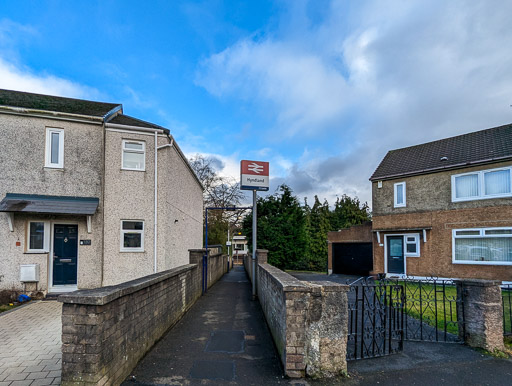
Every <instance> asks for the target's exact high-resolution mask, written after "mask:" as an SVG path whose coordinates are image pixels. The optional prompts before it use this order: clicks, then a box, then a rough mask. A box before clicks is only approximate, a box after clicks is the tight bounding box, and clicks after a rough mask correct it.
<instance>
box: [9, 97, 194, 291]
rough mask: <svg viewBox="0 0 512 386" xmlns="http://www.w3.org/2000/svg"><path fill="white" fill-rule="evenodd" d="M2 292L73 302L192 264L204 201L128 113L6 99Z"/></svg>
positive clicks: (162, 135)
mask: <svg viewBox="0 0 512 386" xmlns="http://www.w3.org/2000/svg"><path fill="white" fill-rule="evenodd" d="M0 138H1V139H2V144H3V147H2V151H1V152H0V166H1V168H0V290H5V289H6V290H16V291H25V292H33V291H42V292H43V293H45V292H66V291H72V290H76V289H77V288H94V287H101V286H105V285H113V284H118V283H120V282H123V281H127V280H131V279H134V278H137V277H141V276H145V275H148V274H151V273H154V272H158V271H163V270H166V269H170V268H173V267H176V266H179V265H183V264H186V263H188V249H190V248H200V247H201V246H202V225H203V220H202V218H203V216H202V211H203V195H202V193H203V189H202V185H201V183H200V182H199V180H198V179H197V177H196V175H195V173H194V172H193V170H192V169H191V167H190V165H189V163H188V161H187V159H186V157H185V156H184V155H183V153H182V152H181V150H180V148H179V146H178V144H177V143H176V141H175V140H174V139H173V137H172V136H171V133H170V131H169V130H168V129H166V128H164V127H161V126H158V125H155V124H152V123H149V122H145V121H142V120H139V119H136V118H133V117H130V116H128V115H125V114H124V113H123V107H122V105H121V104H116V103H103V102H93V101H86V100H79V99H71V98H62V97H55V96H49V95H38V94H31V93H25V92H18V91H10V90H0Z"/></svg>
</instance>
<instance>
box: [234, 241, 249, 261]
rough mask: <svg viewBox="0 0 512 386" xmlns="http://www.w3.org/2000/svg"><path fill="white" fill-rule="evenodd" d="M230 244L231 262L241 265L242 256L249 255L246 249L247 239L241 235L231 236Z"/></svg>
mask: <svg viewBox="0 0 512 386" xmlns="http://www.w3.org/2000/svg"><path fill="white" fill-rule="evenodd" d="M231 244H232V245H233V260H234V261H236V262H237V263H240V264H242V263H243V261H244V256H245V255H247V254H248V253H249V252H248V249H247V248H248V245H247V237H246V236H242V235H236V236H233V239H232V242H231Z"/></svg>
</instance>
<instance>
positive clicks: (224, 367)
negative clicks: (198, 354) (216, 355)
mask: <svg viewBox="0 0 512 386" xmlns="http://www.w3.org/2000/svg"><path fill="white" fill-rule="evenodd" d="M190 377H191V378H196V379H212V380H216V379H217V380H223V381H232V380H233V379H235V362H233V361H195V362H194V365H193V366H192V370H190Z"/></svg>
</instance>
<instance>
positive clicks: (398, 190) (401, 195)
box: [395, 182, 405, 208]
mask: <svg viewBox="0 0 512 386" xmlns="http://www.w3.org/2000/svg"><path fill="white" fill-rule="evenodd" d="M403 206H405V182H399V183H396V184H395V208H400V207H403Z"/></svg>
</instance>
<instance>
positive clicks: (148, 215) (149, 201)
mask: <svg viewBox="0 0 512 386" xmlns="http://www.w3.org/2000/svg"><path fill="white" fill-rule="evenodd" d="M105 137H106V140H105V144H106V146H105V180H106V183H105V243H104V281H103V285H113V284H118V283H121V282H123V281H128V280H132V279H135V278H138V277H141V276H145V275H149V274H151V273H153V272H154V252H153V251H154V182H155V180H154V175H155V174H154V171H155V160H154V149H155V145H154V141H155V138H154V134H151V133H148V134H141V133H136V132H119V131H113V130H107V131H106V135H105ZM123 139H128V140H137V141H144V142H145V143H146V158H145V171H132V170H122V169H121V160H122V158H121V157H122V140H123ZM166 144H169V140H168V138H167V137H166V136H162V135H161V136H159V138H158V146H162V145H166ZM158 171H159V173H158V243H157V250H158V255H157V268H158V271H163V270H165V269H171V268H174V267H176V266H179V265H183V264H186V263H187V262H188V250H189V249H194V248H200V247H201V240H202V203H203V198H202V190H201V187H200V185H199V184H198V182H197V181H196V179H195V178H194V177H193V175H192V174H191V172H190V170H189V169H188V167H187V166H186V164H185V163H184V161H183V160H182V159H180V158H179V156H178V154H177V152H176V150H175V149H174V148H169V147H166V148H163V149H161V150H159V151H158ZM121 220H142V221H144V252H120V243H121V233H120V227H121ZM175 220H178V221H175Z"/></svg>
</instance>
